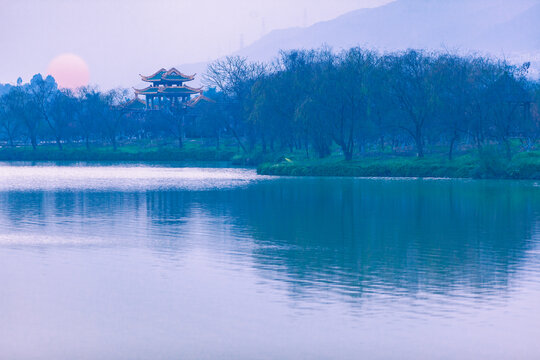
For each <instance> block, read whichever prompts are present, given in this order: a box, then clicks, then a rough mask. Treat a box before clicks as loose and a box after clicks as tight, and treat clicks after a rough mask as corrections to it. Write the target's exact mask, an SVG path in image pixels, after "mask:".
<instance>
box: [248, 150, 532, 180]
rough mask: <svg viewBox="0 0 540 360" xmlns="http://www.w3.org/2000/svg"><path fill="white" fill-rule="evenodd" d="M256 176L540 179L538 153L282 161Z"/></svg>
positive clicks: (266, 165)
mask: <svg viewBox="0 0 540 360" xmlns="http://www.w3.org/2000/svg"><path fill="white" fill-rule="evenodd" d="M257 172H258V173H259V174H261V175H277V176H343V177H347V176H348V177H436V178H474V179H540V152H528V153H520V154H517V155H516V156H514V157H513V159H512V160H511V161H507V160H504V159H503V158H502V157H501V156H498V155H496V154H484V155H475V154H469V155H462V156H460V157H457V158H455V159H454V160H452V161H449V160H448V159H447V158H445V157H443V156H430V157H426V158H424V159H418V158H411V157H388V156H384V157H377V158H361V159H355V160H353V161H343V160H340V159H335V158H330V159H323V160H295V159H289V158H285V159H283V160H282V161H280V162H278V163H264V164H261V165H259V167H258V169H257Z"/></svg>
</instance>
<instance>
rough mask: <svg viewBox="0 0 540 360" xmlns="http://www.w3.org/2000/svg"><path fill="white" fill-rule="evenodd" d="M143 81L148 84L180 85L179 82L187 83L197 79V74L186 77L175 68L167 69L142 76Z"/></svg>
mask: <svg viewBox="0 0 540 360" xmlns="http://www.w3.org/2000/svg"><path fill="white" fill-rule="evenodd" d="M141 78H142V81H146V82H154V83H157V82H172V83H179V82H186V81H191V80H193V79H195V74H193V75H186V74H183V73H182V72H180V71H178V70H177V69H175V68H171V69H170V70H166V69H163V68H162V69H159V70H158V71H157V72H155V73H154V74H152V75H149V76H144V75H141Z"/></svg>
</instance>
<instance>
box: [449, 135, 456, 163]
mask: <svg viewBox="0 0 540 360" xmlns="http://www.w3.org/2000/svg"><path fill="white" fill-rule="evenodd" d="M456 141H457V135H455V134H454V136H453V137H452V140H450V149H448V160H450V161H452V159H453V154H454V145H455V144H456Z"/></svg>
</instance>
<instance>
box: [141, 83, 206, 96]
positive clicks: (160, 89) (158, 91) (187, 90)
mask: <svg viewBox="0 0 540 360" xmlns="http://www.w3.org/2000/svg"><path fill="white" fill-rule="evenodd" d="M135 93H136V94H140V95H163V96H167V95H172V96H183V95H192V94H202V88H192V87H190V86H187V85H183V86H149V87H147V88H145V89H135Z"/></svg>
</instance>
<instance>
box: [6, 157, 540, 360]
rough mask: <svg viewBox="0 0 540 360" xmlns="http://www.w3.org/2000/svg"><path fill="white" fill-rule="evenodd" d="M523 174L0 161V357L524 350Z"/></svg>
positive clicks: (527, 224)
mask: <svg viewBox="0 0 540 360" xmlns="http://www.w3.org/2000/svg"><path fill="white" fill-rule="evenodd" d="M539 305H540V184H539V183H538V182H510V181H468V180H403V179H401V180H400V179H333V178H327V179H317V178H273V177H260V176H257V175H256V174H255V172H254V171H253V170H250V169H226V168H174V167H150V166H144V165H139V166H133V165H132V166H126V165H122V166H54V165H46V166H24V164H23V165H21V164H18V165H17V166H13V165H10V164H2V165H0V358H1V359H479V358H485V359H513V358H515V359H539V358H540V341H539V339H540V310H539Z"/></svg>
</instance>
